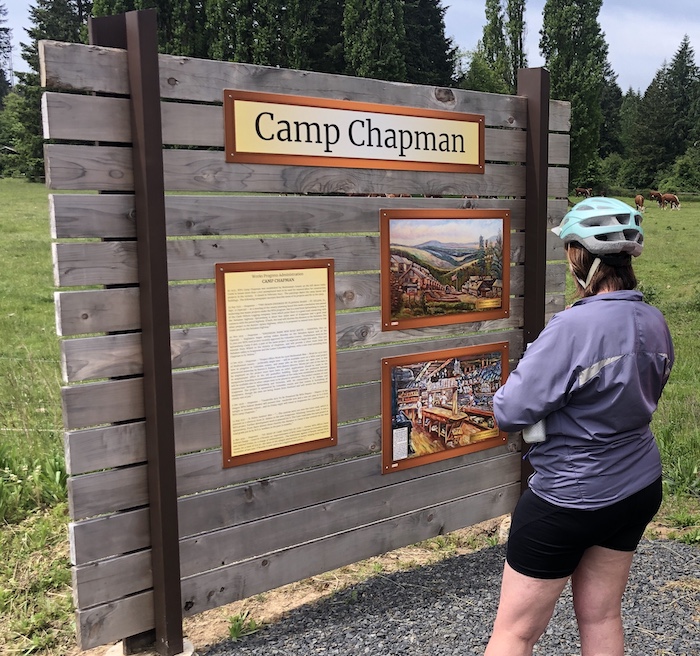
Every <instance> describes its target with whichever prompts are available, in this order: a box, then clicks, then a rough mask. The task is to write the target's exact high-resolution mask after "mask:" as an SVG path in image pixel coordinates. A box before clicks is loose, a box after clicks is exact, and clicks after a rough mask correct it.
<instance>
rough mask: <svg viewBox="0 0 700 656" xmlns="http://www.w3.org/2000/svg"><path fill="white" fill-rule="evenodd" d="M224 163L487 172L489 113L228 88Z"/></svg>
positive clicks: (225, 108)
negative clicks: (469, 112) (485, 162)
mask: <svg viewBox="0 0 700 656" xmlns="http://www.w3.org/2000/svg"><path fill="white" fill-rule="evenodd" d="M224 112H225V130H226V133H225V145H226V161H227V162H233V163H258V164H284V165H297V166H335V167H345V168H388V169H399V170H411V171H447V172H458V173H483V172H484V117H483V116H480V115H475V114H464V113H458V112H446V111H438V110H428V109H418V108H413V107H395V106H388V105H379V104H372V103H361V102H354V101H349V100H328V99H323V98H307V97H301V96H286V95H280V94H265V93H256V92H247V91H234V90H226V91H225V92H224Z"/></svg>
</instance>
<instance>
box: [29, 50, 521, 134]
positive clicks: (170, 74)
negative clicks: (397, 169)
mask: <svg viewBox="0 0 700 656" xmlns="http://www.w3.org/2000/svg"><path fill="white" fill-rule="evenodd" d="M39 51H40V62H41V79H42V86H45V87H49V88H55V89H73V90H83V91H97V92H103V93H108V94H123V95H128V93H129V84H128V80H127V73H126V57H125V53H124V52H123V51H119V50H115V49H112V48H97V47H95V46H84V45H81V44H71V43H60V42H56V41H42V42H41V43H40V46H39ZM158 66H159V70H160V80H161V84H160V90H161V96H162V97H163V98H169V99H177V100H181V101H197V102H222V100H223V89H241V90H248V91H263V92H268V93H280V90H284V93H286V94H290V95H307V96H308V95H311V96H314V97H318V98H336V99H347V100H355V101H362V102H378V103H383V104H388V105H405V104H409V105H412V106H414V107H421V108H425V109H439V110H447V111H457V112H468V113H475V114H484V115H485V117H486V121H487V125H499V126H502V127H512V128H523V129H524V128H525V127H526V116H525V112H526V109H525V103H524V101H523V99H522V98H519V97H517V96H506V95H503V94H482V93H478V92H474V91H464V90H462V89H445V88H440V87H429V86H418V85H415V86H413V87H411V88H407V87H406V85H405V84H401V83H397V82H387V81H384V80H373V79H368V78H349V77H346V76H338V75H328V74H324V73H315V72H311V71H305V72H304V74H303V75H300V74H299V71H295V70H290V69H284V68H276V67H266V66H254V65H250V64H238V63H233V62H221V61H210V60H202V59H194V58H188V57H174V56H172V55H160V56H159V58H158Z"/></svg>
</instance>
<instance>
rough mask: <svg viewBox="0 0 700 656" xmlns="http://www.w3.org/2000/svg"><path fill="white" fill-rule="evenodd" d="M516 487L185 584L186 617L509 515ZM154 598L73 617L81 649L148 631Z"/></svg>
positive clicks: (144, 597) (118, 603) (423, 510)
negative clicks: (148, 609) (126, 629)
mask: <svg viewBox="0 0 700 656" xmlns="http://www.w3.org/2000/svg"><path fill="white" fill-rule="evenodd" d="M519 493H520V488H519V483H516V484H512V485H506V486H503V487H498V488H494V489H491V490H487V491H485V492H482V493H479V494H476V495H473V496H470V497H466V498H464V499H456V500H454V501H451V502H449V503H446V504H441V505H439V506H433V507H429V508H421V509H420V510H417V511H414V512H411V513H406V514H404V515H401V516H399V517H395V518H392V519H390V520H387V521H383V522H378V523H376V524H371V525H369V526H365V527H362V528H360V529H357V530H354V531H350V532H347V533H340V534H338V535H334V536H330V537H328V538H325V539H323V540H318V541H315V542H312V543H310V544H307V545H300V546H296V547H290V548H289V549H285V550H283V551H280V552H277V553H275V554H267V555H265V556H264V557H258V558H254V559H251V560H249V561H244V562H242V563H237V564H235V565H231V566H228V567H222V568H219V569H217V570H214V571H212V572H209V573H207V574H204V575H199V576H193V577H188V578H186V579H183V584H182V590H183V607H184V609H185V610H184V613H185V614H186V615H194V614H196V613H200V612H202V611H203V610H206V609H207V608H215V607H217V606H221V605H223V604H226V603H231V602H233V601H236V600H238V599H244V598H246V597H249V596H251V595H254V594H258V593H261V592H265V591H267V590H272V589H274V588H276V587H279V586H281V585H285V584H286V583H290V582H292V581H298V580H301V579H303V578H307V577H309V576H313V575H315V574H320V573H322V572H325V571H330V570H332V569H336V568H338V567H342V566H343V565H347V564H349V563H353V562H357V561H358V560H362V559H365V558H369V557H371V556H374V555H378V554H380V553H385V552H387V551H391V550H393V549H397V548H399V547H402V546H406V545H407V544H412V543H414V542H417V541H420V540H427V539H429V538H431V537H435V536H436V535H441V534H444V533H448V532H451V531H455V530H457V529H459V528H463V527H464V526H470V525H472V524H476V523H478V522H481V521H485V520H486V519H490V518H493V517H498V516H500V515H503V514H506V513H508V512H510V511H511V510H512V509H513V507H514V506H515V503H516V501H517V499H518V496H519ZM151 598H152V593H151V592H143V593H139V594H136V595H132V596H130V597H126V598H124V599H121V600H119V601H115V602H111V603H109V604H105V605H102V606H96V607H94V608H91V609H87V610H80V611H78V612H77V614H76V623H77V625H78V633H79V635H80V645H81V648H82V649H89V648H91V647H95V646H98V645H101V644H105V643H108V642H113V641H115V640H119V639H121V638H122V637H123V636H124V635H125V634H124V633H121V632H120V631H123V630H124V624H125V623H126V624H127V625H128V626H129V628H130V629H131V628H132V627H135V628H134V630H137V631H146V630H148V629H150V628H152V625H153V617H152V613H151V614H149V613H144V608H145V607H147V606H148V604H149V603H152V601H151Z"/></svg>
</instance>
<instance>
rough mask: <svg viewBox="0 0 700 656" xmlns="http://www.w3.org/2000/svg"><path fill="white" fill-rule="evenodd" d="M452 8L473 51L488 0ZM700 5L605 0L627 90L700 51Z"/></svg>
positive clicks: (21, 8) (532, 21)
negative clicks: (683, 52) (685, 48)
mask: <svg viewBox="0 0 700 656" xmlns="http://www.w3.org/2000/svg"><path fill="white" fill-rule="evenodd" d="M0 2H3V3H4V5H5V7H6V8H7V11H8V15H7V27H10V28H11V29H12V32H13V44H14V49H13V61H14V68H15V70H20V71H21V70H26V64H25V62H24V60H23V59H22V57H21V52H20V48H19V44H20V43H26V42H27V41H28V38H27V33H26V32H25V31H24V28H26V27H29V18H28V7H29V6H30V5H32V6H35V3H34V2H31V1H30V2H28V1H27V0H0ZM443 6H445V7H447V12H446V14H445V32H446V34H447V36H449V37H452V39H453V40H454V42H455V45H456V46H458V47H459V48H460V49H461V50H472V49H474V47H475V46H476V43H477V41H478V40H479V39H480V38H481V35H482V30H483V26H484V21H485V16H484V6H485V2H484V0H443ZM543 7H544V0H527V1H526V13H525V22H526V25H527V34H526V51H527V55H528V64H529V66H533V67H536V66H542V65H543V63H544V62H543V61H542V58H541V57H540V54H539V46H538V44H539V38H540V35H539V32H540V29H541V27H542V8H543ZM699 8H700V4H699V3H698V0H603V7H602V9H601V11H600V15H599V16H598V20H599V22H600V25H601V28H602V30H603V32H604V33H605V39H606V41H607V43H608V48H609V55H608V59H609V60H610V64H611V65H612V67H613V70H614V71H615V73H617V76H618V77H617V83H618V84H619V85H620V87H621V89H622V91H623V93H624V92H626V91H627V90H628V89H629V88H630V87H631V88H632V89H634V90H635V91H640V92H642V93H644V91H646V89H647V87H648V86H649V84H650V83H651V81H652V79H653V77H654V74H655V73H656V71H658V70H659V68H661V66H663V64H664V62H667V63H668V62H670V61H671V59H673V56H674V54H675V53H676V51H677V50H678V47H679V46H680V44H681V41H682V39H683V36H684V35H685V34H687V35H688V37H689V38H690V45H691V46H692V47H693V50H694V51H695V61H696V63H698V62H699V61H700V60H699V57H698V52H700V11H698V9H699Z"/></svg>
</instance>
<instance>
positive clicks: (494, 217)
mask: <svg viewBox="0 0 700 656" xmlns="http://www.w3.org/2000/svg"><path fill="white" fill-rule="evenodd" d="M380 218H381V221H380V248H381V303H382V329H383V330H403V329H408V328H422V327H425V326H435V325H445V324H453V323H463V322H470V321H486V320H490V319H502V318H506V317H508V316H509V298H510V296H509V294H510V290H509V284H510V276H509V273H510V212H509V211H508V210H415V209H396V210H381V211H380Z"/></svg>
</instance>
